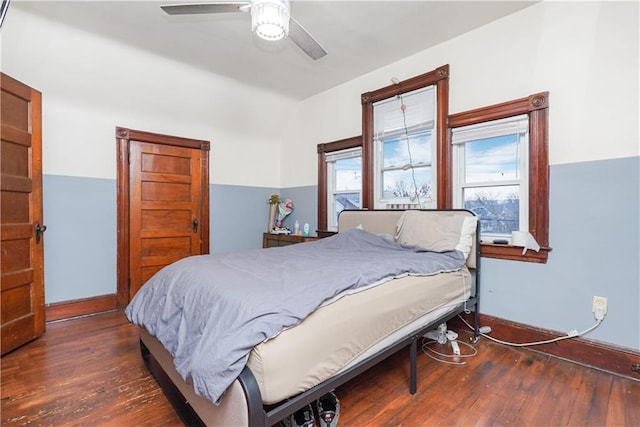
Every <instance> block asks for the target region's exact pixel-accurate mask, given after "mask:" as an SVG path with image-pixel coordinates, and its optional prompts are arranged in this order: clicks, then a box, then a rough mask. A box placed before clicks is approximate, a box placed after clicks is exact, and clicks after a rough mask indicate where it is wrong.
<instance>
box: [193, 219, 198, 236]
mask: <svg viewBox="0 0 640 427" xmlns="http://www.w3.org/2000/svg"><path fill="white" fill-rule="evenodd" d="M192 226H193V232H194V233H197V232H198V218H196V219H194V220H193V224H192Z"/></svg>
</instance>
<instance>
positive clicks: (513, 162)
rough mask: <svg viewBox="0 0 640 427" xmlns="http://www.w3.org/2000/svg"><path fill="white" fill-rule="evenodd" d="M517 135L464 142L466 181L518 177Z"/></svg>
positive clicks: (503, 179)
mask: <svg viewBox="0 0 640 427" xmlns="http://www.w3.org/2000/svg"><path fill="white" fill-rule="evenodd" d="M519 151H520V150H519V144H518V135H517V134H512V135H505V136H497V137H493V138H486V139H478V140H475V141H471V142H467V143H466V144H465V151H464V153H465V155H464V166H465V175H464V179H465V182H466V183H474V182H491V181H505V180H515V179H519V178H520V152H519Z"/></svg>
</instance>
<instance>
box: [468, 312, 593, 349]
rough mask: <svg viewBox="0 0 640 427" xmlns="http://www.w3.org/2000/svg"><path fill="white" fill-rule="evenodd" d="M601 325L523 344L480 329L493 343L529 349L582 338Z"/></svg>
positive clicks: (489, 329) (470, 327)
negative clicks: (491, 334)
mask: <svg viewBox="0 0 640 427" xmlns="http://www.w3.org/2000/svg"><path fill="white" fill-rule="evenodd" d="M458 318H459V319H460V320H462V322H463V323H464V324H465V325H467V327H469V329H471V330H472V331H473V330H474V328H473V326H471V325H470V324H469V323H468V322H467V321H466V320H464V318H463V317H462V316H460V315H458ZM601 323H602V319H597V320H596V324H595V325H593V326H591V327H590V328H588V329H585V330H584V331H582V332H578V331H576V330H573V331H571V332H569V333H568V334H567V335H563V336H559V337H556V338H552V339H548V340H542V341H533V342H523V343H515V342H509V341H503V340H500V339H498V338H494V337H492V336H490V335H488V333H489V332H491V327H489V326H482V327H481V328H480V335H482V336H483V337H485V338H487V339H490V340H491V341H494V342H497V343H499V344H504V345H510V346H512V347H529V346H533V345H541V344H551V343H554V342H558V341H562V340H567V339H569V338H575V337H580V336H582V335H584V334H587V333H589V332H591V331H593V330H594V329H595V328H597V327H598V326H600V324H601ZM483 329H484V330H485V331H488V332H486V333H485V332H483Z"/></svg>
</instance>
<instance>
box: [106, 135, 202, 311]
mask: <svg viewBox="0 0 640 427" xmlns="http://www.w3.org/2000/svg"><path fill="white" fill-rule="evenodd" d="M119 131H121V133H122V132H124V131H125V130H122V129H119ZM126 131H127V132H128V139H127V140H126V145H127V152H126V154H127V156H128V160H127V166H128V167H127V173H126V174H124V173H123V175H127V176H126V177H124V176H123V177H119V179H120V178H122V179H121V181H122V183H123V185H124V184H125V182H124V181H125V180H126V185H127V193H128V200H127V202H126V204H127V205H128V209H127V212H123V214H126V216H127V217H128V227H127V233H126V234H128V244H127V245H126V248H125V247H121V245H120V242H119V245H118V248H119V251H120V250H121V249H123V250H125V251H126V252H127V255H126V256H127V258H128V260H127V263H126V264H127V265H128V277H127V278H126V282H127V288H128V289H127V295H126V302H128V301H129V300H130V299H131V298H133V296H134V295H135V294H136V292H137V291H138V290H139V289H140V287H141V286H142V285H143V284H144V283H145V282H146V281H147V280H148V279H149V278H150V277H151V276H153V274H155V273H156V272H157V271H158V270H160V269H161V268H162V267H164V266H166V265H168V264H170V263H172V262H175V261H177V260H179V259H181V258H185V257H187V256H191V255H200V254H204V253H208V252H209V197H208V194H209V193H208V192H209V188H208V182H209V168H208V160H209V151H208V149H209V143H208V142H206V141H198V140H188V139H184V138H177V137H170V136H166V135H157V134H151V133H146V132H139V131H131V130H126ZM123 143H124V142H122V143H121V145H122V144H123ZM122 149H123V148H122V147H121V151H122ZM118 202H119V204H120V203H121V200H120V197H119V201H118ZM122 202H124V201H122ZM119 221H120V219H119ZM120 229H122V228H121V227H120V225H119V230H120ZM123 231H124V229H123ZM122 256H124V254H120V253H119V254H118V258H119V259H120V258H121V257H122ZM119 268H120V264H119ZM118 276H119V278H120V277H121V274H120V271H119V274H118Z"/></svg>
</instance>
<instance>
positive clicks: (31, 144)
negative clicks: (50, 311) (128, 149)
mask: <svg viewBox="0 0 640 427" xmlns="http://www.w3.org/2000/svg"><path fill="white" fill-rule="evenodd" d="M0 86H1V96H0V109H1V111H0V121H1V126H2V129H1V134H2V142H1V147H0V158H1V160H0V163H1V167H0V169H1V178H0V179H1V180H2V182H1V184H0V192H1V200H0V224H1V225H0V227H1V228H0V230H1V237H0V241H1V242H0V246H1V250H0V252H1V255H0V256H1V260H0V266H1V269H0V271H1V273H0V282H1V283H0V288H1V297H0V301H1V306H0V312H1V313H0V317H1V319H2V326H1V328H2V333H1V335H2V339H1V344H0V345H1V347H2V349H1V351H2V354H5V353H7V352H8V351H11V350H13V349H15V348H16V347H19V346H20V345H22V344H24V343H26V342H29V341H31V340H33V339H35V338H37V337H39V336H41V335H42V334H43V333H44V330H45V310H44V261H43V258H44V251H43V240H42V239H43V236H42V233H43V232H44V228H45V227H44V224H43V220H42V95H41V94H40V92H38V91H37V90H35V89H32V88H30V87H28V86H26V85H24V84H22V83H20V82H18V81H17V80H14V79H13V78H11V77H9V76H7V75H5V74H1V76H0Z"/></svg>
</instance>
